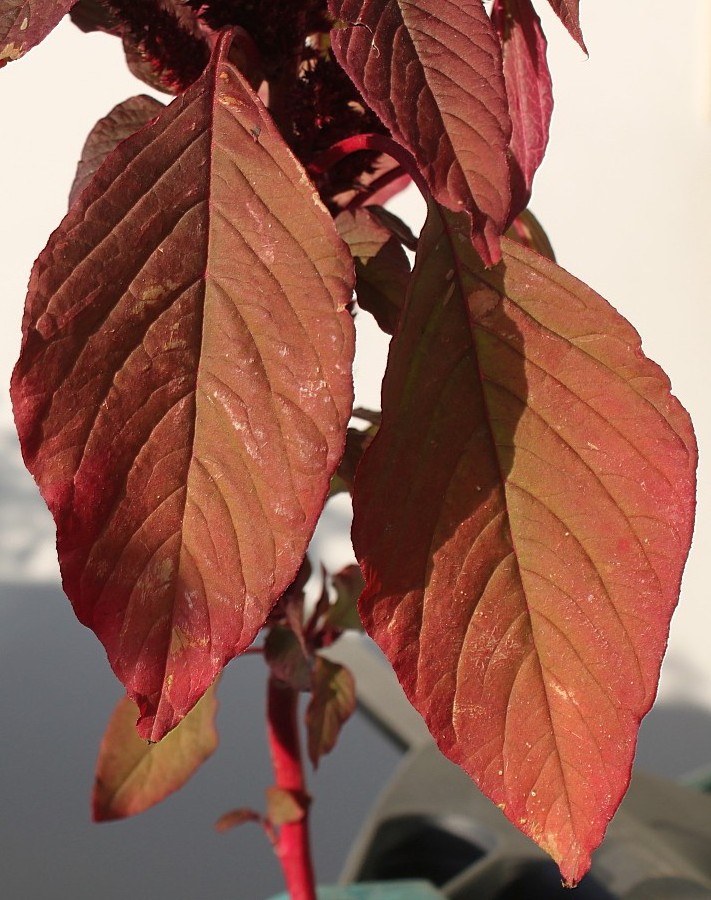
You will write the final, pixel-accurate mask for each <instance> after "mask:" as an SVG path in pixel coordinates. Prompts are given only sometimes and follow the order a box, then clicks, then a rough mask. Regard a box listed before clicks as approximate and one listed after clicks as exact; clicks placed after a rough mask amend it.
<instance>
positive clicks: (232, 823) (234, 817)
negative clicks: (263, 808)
mask: <svg viewBox="0 0 711 900" xmlns="http://www.w3.org/2000/svg"><path fill="white" fill-rule="evenodd" d="M245 822H259V823H260V824H261V822H262V817H261V816H260V815H259V813H258V812H257V811H256V810H254V809H231V810H230V811H229V812H226V813H223V814H222V815H221V816H220V818H219V819H218V820H217V821H216V822H215V831H219V833H220V834H224V833H225V832H226V831H230V830H231V829H233V828H236V827H237V826H238V825H244V824H245Z"/></svg>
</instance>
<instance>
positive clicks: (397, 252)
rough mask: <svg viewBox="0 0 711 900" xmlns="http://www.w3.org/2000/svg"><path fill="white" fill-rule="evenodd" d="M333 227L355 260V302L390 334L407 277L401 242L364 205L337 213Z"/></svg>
mask: <svg viewBox="0 0 711 900" xmlns="http://www.w3.org/2000/svg"><path fill="white" fill-rule="evenodd" d="M336 227H337V228H338V233H339V234H340V235H341V237H342V238H343V240H344V241H345V242H346V243H347V244H348V246H349V248H350V251H351V253H352V254H353V258H354V261H355V272H356V297H357V298H358V305H359V306H360V307H361V308H362V309H364V310H366V311H367V312H369V313H371V314H372V315H373V317H374V318H375V320H376V322H377V323H378V325H379V326H380V328H381V329H382V330H383V331H385V332H386V333H387V334H392V333H393V332H394V331H395V327H396V326H397V320H398V318H399V316H400V310H401V308H402V305H403V303H404V301H405V290H406V288H407V282H408V280H409V278H410V262H409V260H408V258H407V254H406V253H405V251H404V250H403V248H402V244H401V243H400V241H399V240H398V239H397V238H396V237H394V236H393V233H392V231H390V230H389V229H388V228H387V227H386V226H385V225H384V224H382V222H381V221H379V220H378V218H377V217H376V215H375V214H373V212H372V211H371V210H370V208H368V207H363V208H361V209H356V210H353V211H352V212H350V211H345V212H342V213H340V214H339V215H338V217H337V218H336Z"/></svg>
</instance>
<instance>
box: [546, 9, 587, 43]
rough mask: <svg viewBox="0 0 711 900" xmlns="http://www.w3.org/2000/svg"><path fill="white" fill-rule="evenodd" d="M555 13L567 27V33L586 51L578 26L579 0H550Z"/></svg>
mask: <svg viewBox="0 0 711 900" xmlns="http://www.w3.org/2000/svg"><path fill="white" fill-rule="evenodd" d="M550 4H551V6H552V7H553V9H554V11H555V14H556V15H557V16H558V18H559V19H560V21H561V22H562V23H563V24H564V25H565V27H566V28H567V29H568V33H569V34H570V36H571V37H572V38H573V40H574V41H575V42H576V43H577V44H578V45H579V46H580V49H581V50H583V51H584V52H585V53H587V52H588V49H587V47H586V46H585V41H584V40H583V32H582V30H581V28H580V0H550Z"/></svg>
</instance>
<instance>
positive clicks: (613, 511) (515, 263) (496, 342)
mask: <svg viewBox="0 0 711 900" xmlns="http://www.w3.org/2000/svg"><path fill="white" fill-rule="evenodd" d="M502 248H503V254H504V256H503V261H502V262H501V263H500V264H499V265H498V266H497V267H496V268H494V269H491V270H485V269H484V268H483V266H482V263H481V260H480V259H479V258H478V256H477V255H476V253H474V251H473V249H472V247H471V244H470V242H469V239H468V230H467V223H466V220H465V219H464V217H463V216H461V215H460V216H458V217H455V216H453V215H452V214H450V213H448V212H446V211H445V210H441V209H437V208H436V207H435V206H434V205H432V206H431V209H430V214H429V217H428V221H427V223H426V225H425V228H424V230H423V232H422V235H421V237H420V246H419V250H418V256H417V261H416V264H415V268H414V271H413V276H412V282H411V290H410V294H409V297H408V302H407V305H406V307H405V311H404V313H403V317H402V321H401V323H400V327H399V328H398V331H397V333H396V335H395V337H394V338H393V341H392V343H391V351H390V357H389V360H388V370H387V374H386V377H385V382H384V386H383V417H382V424H381V427H380V430H379V432H378V434H377V436H376V437H375V440H374V441H373V443H372V444H371V446H370V447H369V449H368V451H367V452H366V454H365V455H364V457H363V460H362V462H361V465H360V467H359V469H358V473H357V476H356V485H355V491H354V498H353V500H354V523H353V539H354V546H355V550H356V554H357V557H358V559H359V561H360V563H361V567H362V568H363V572H364V575H365V577H366V588H365V591H364V592H363V594H362V596H361V599H360V603H359V609H360V613H361V618H362V619H363V622H364V624H365V627H366V630H367V631H368V632H369V634H371V636H372V637H373V638H374V639H375V640H376V641H377V642H378V644H379V645H380V646H381V648H382V649H383V650H384V652H385V653H386V654H387V656H388V657H389V658H390V660H391V662H392V664H393V666H394V668H395V670H396V672H397V674H398V677H399V679H400V681H401V683H402V685H403V687H404V689H405V691H406V693H407V695H408V697H409V699H410V701H411V702H412V703H413V705H414V706H415V707H416V709H417V710H418V711H419V712H420V713H421V714H422V716H423V717H424V718H425V720H426V722H427V724H428V727H429V728H430V730H431V732H432V734H433V736H434V737H435V739H436V740H437V743H438V744H439V746H440V748H441V749H442V751H443V752H444V753H445V754H446V755H447V756H448V757H449V758H450V759H452V760H453V761H454V762H456V763H458V764H459V765H461V766H462V767H463V768H464V769H465V770H466V771H467V772H468V773H469V774H470V775H471V777H472V778H473V779H474V780H475V781H476V782H477V784H478V785H479V786H480V787H481V789H482V790H483V791H484V792H485V793H486V794H487V795H488V796H489V797H491V798H492V799H493V800H494V802H495V803H497V804H498V805H499V806H500V807H501V808H502V809H503V810H504V812H505V813H506V815H507V816H508V817H509V818H510V819H511V821H512V822H513V823H514V824H515V825H517V826H518V827H519V828H520V829H521V830H523V831H524V832H525V833H526V834H528V835H530V836H531V837H532V838H533V839H534V840H535V841H537V842H538V843H539V844H540V845H541V846H542V847H543V848H544V849H545V850H547V851H548V852H549V853H550V854H551V855H552V856H553V857H554V859H555V860H556V861H557V862H558V863H559V865H560V867H561V871H562V873H563V876H564V878H565V879H566V881H568V882H569V883H574V882H577V881H578V880H579V879H580V878H581V877H582V876H583V875H584V873H585V872H586V871H587V869H588V867H589V865H590V854H591V852H592V850H593V849H594V848H595V847H596V846H597V845H598V844H599V843H600V841H601V840H602V837H603V834H604V832H605V828H606V827H607V823H608V822H609V820H610V818H611V816H612V814H613V813H614V811H615V810H616V808H617V806H618V804H619V802H620V800H621V798H622V795H623V794H624V792H625V790H626V788H627V785H628V783H629V777H630V770H631V765H632V760H633V756H634V749H635V742H636V736H637V730H638V727H639V722H640V719H641V718H642V716H643V715H644V714H645V713H646V712H647V711H648V710H649V708H650V706H651V704H652V701H653V699H654V696H655V693H656V688H657V681H658V677H659V668H660V664H661V659H662V655H663V653H664V648H665V646H666V640H667V635H668V631H669V621H670V617H671V614H672V611H673V610H674V607H675V605H676V602H677V599H678V592H679V583H680V579H681V573H682V569H683V566H684V561H685V559H686V555H687V552H688V548H689V542H690V539H691V530H692V522H693V512H694V482H695V477H694V472H695V465H696V447H695V442H694V435H693V431H692V427H691V423H690V421H689V417H688V415H687V414H686V412H685V411H684V409H683V408H682V406H681V405H680V404H679V402H678V401H677V400H676V399H675V398H674V397H673V396H672V394H671V393H670V387H669V381H668V379H667V378H666V376H665V375H664V373H663V372H662V371H661V369H659V367H658V366H656V365H655V364H654V363H652V362H650V361H649V360H648V359H647V358H646V357H645V356H644V355H643V354H642V351H641V348H640V340H639V336H638V335H637V333H636V332H635V331H634V329H633V328H632V327H631V326H630V325H629V323H627V322H626V321H625V320H624V319H623V318H622V317H621V316H620V315H618V313H616V312H615V310H614V309H613V308H612V307H611V306H610V305H609V304H608V303H606V302H605V301H604V300H603V299H602V298H601V297H599V296H598V295H597V294H595V293H594V292H593V291H592V290H590V289H589V288H587V287H586V286H585V285H583V284H581V283H580V282H579V281H577V280H576V279H575V278H573V277H572V276H571V275H568V274H567V273H566V272H564V271H563V270H562V269H560V268H559V267H558V266H556V265H555V264H553V263H551V262H549V261H548V260H546V259H544V258H543V257H542V256H539V255H538V254H536V253H533V252H531V251H530V250H527V249H526V248H524V247H522V246H520V245H518V244H515V243H513V242H511V241H509V240H507V239H506V238H504V239H503V240H502Z"/></svg>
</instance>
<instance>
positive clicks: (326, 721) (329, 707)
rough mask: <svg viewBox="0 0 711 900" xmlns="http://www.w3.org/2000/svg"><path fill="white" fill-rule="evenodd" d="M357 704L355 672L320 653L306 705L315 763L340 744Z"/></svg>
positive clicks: (310, 756) (309, 744)
mask: <svg viewBox="0 0 711 900" xmlns="http://www.w3.org/2000/svg"><path fill="white" fill-rule="evenodd" d="M355 707H356V694H355V682H354V681H353V676H352V675H351V673H350V672H349V671H348V669H346V667H345V666H341V665H339V664H338V663H334V662H331V661H330V660H328V659H325V658H324V657H323V656H317V657H316V661H315V663H314V667H313V671H312V672H311V700H310V702H309V705H308V707H307V709H306V732H307V745H308V749H309V759H310V760H311V762H312V764H313V767H314V768H316V767H317V766H318V762H319V759H320V758H321V757H322V756H325V754H326V753H330V752H331V750H333V748H334V747H335V745H336V741H337V740H338V735H339V734H340V732H341V728H342V727H343V725H344V723H345V722H347V721H348V719H349V718H350V717H351V716H352V715H353V712H354V710H355Z"/></svg>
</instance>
